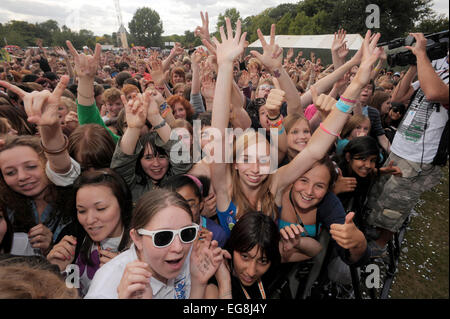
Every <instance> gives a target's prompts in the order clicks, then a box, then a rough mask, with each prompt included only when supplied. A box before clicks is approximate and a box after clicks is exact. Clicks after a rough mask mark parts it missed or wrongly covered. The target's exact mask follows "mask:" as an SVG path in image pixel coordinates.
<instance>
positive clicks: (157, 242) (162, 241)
mask: <svg viewBox="0 0 450 319" xmlns="http://www.w3.org/2000/svg"><path fill="white" fill-rule="evenodd" d="M198 229H199V226H198V225H197V224H192V226H187V227H183V228H180V229H178V230H172V229H163V230H155V231H151V230H146V229H142V228H141V229H139V230H138V231H137V233H138V234H139V235H145V236H150V237H152V240H153V245H154V246H155V247H157V248H164V247H167V246H169V245H170V244H171V243H172V242H173V240H174V238H175V236H176V235H178V236H179V238H180V240H181V242H182V243H184V244H190V243H192V242H193V241H194V240H195V238H196V237H197V233H198Z"/></svg>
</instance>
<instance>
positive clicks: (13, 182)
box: [0, 146, 49, 197]
mask: <svg viewBox="0 0 450 319" xmlns="http://www.w3.org/2000/svg"><path fill="white" fill-rule="evenodd" d="M44 167H45V164H44V163H43V162H42V160H41V158H40V157H39V155H38V153H36V151H35V150H33V149H32V148H31V147H29V146H16V147H13V148H10V149H7V150H5V151H3V152H0V170H1V172H2V175H3V179H4V180H5V183H6V184H7V185H8V186H9V187H10V188H11V189H12V190H13V191H15V192H17V193H19V194H22V195H24V196H27V197H36V196H38V195H40V194H41V193H42V192H43V191H44V190H45V189H46V188H47V186H48V184H49V181H48V179H47V176H46V174H45V170H44Z"/></svg>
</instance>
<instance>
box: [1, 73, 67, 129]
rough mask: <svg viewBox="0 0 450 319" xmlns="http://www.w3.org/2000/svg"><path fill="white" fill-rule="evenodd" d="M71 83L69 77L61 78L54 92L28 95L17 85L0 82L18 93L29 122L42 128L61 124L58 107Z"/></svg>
mask: <svg viewBox="0 0 450 319" xmlns="http://www.w3.org/2000/svg"><path fill="white" fill-rule="evenodd" d="M68 82H69V77H68V76H67V75H64V76H62V77H61V79H60V81H59V83H58V85H57V86H56V88H55V89H54V90H53V92H50V91H47V90H44V91H40V92H39V91H33V92H31V93H27V92H25V91H23V90H22V89H20V88H18V87H17V86H15V85H12V84H10V83H8V82H5V81H0V85H1V86H3V87H5V88H7V89H8V90H11V91H12V92H14V93H16V94H17V95H18V96H19V97H20V98H21V99H22V101H23V103H24V106H25V112H26V113H27V115H28V121H29V122H30V123H34V124H36V125H40V126H52V125H55V124H57V123H60V120H59V115H58V106H59V105H60V104H61V96H62V94H63V92H64V90H65V88H66V86H67V83H68Z"/></svg>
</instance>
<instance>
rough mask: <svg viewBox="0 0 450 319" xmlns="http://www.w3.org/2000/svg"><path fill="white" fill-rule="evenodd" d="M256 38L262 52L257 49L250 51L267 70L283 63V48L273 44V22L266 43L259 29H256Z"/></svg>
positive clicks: (278, 66)
mask: <svg viewBox="0 0 450 319" xmlns="http://www.w3.org/2000/svg"><path fill="white" fill-rule="evenodd" d="M257 33H258V38H259V40H260V41H261V45H262V47H263V49H264V52H263V54H261V53H259V52H258V51H250V53H251V54H252V55H253V56H254V57H255V58H257V59H258V60H259V61H261V62H262V63H263V64H264V65H265V66H266V67H267V68H268V69H269V70H276V69H280V68H281V65H282V64H283V48H280V47H279V46H278V44H275V24H272V26H271V28H270V42H269V44H267V42H266V40H265V39H264V36H263V34H262V32H261V30H260V29H258V30H257Z"/></svg>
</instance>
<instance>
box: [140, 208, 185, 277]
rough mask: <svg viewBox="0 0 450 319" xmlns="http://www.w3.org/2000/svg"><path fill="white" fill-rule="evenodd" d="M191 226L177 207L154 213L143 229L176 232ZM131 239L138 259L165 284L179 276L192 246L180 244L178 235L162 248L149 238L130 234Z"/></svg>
mask: <svg viewBox="0 0 450 319" xmlns="http://www.w3.org/2000/svg"><path fill="white" fill-rule="evenodd" d="M191 225H192V219H191V217H190V216H189V214H188V213H187V212H186V211H184V210H183V209H181V208H179V207H177V206H169V207H166V208H164V209H162V210H161V211H159V212H158V213H156V214H155V215H154V216H153V217H152V219H151V220H150V222H149V223H147V225H145V227H143V228H144V229H146V230H150V231H157V230H163V229H171V230H178V229H180V228H183V227H187V226H191ZM133 232H134V231H133ZM132 238H133V241H134V243H135V245H136V248H137V250H138V255H139V259H140V260H141V261H143V262H145V263H147V264H148V265H149V266H150V269H151V273H152V274H153V277H154V278H156V279H158V280H159V281H161V282H167V280H169V279H173V278H175V277H177V276H178V275H179V274H180V272H181V269H182V267H183V265H184V262H185V261H186V258H187V257H188V254H189V250H190V248H191V245H192V243H189V244H185V243H183V242H181V240H180V237H179V235H176V236H175V238H174V239H173V241H172V243H171V244H170V245H169V246H167V247H164V248H158V247H155V246H154V245H153V240H152V237H151V236H140V235H137V234H134V235H133V234H132Z"/></svg>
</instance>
